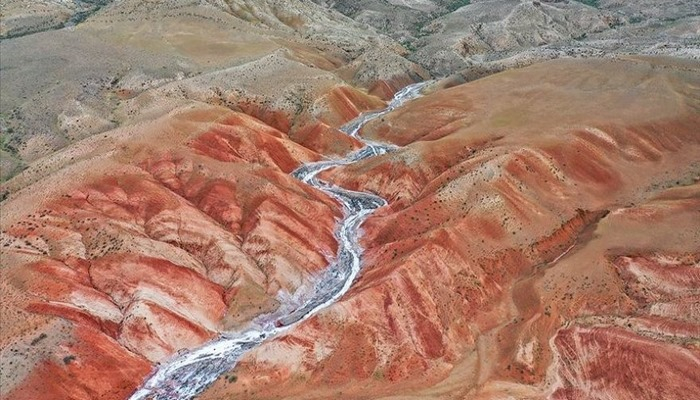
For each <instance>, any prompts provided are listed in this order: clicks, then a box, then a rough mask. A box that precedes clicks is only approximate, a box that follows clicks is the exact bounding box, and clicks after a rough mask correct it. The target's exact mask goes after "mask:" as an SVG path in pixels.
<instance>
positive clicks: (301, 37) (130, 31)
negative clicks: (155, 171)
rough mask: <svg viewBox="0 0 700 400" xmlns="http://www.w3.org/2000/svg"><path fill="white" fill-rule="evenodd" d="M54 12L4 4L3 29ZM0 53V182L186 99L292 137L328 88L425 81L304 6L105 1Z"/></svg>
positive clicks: (397, 53) (351, 30) (330, 16)
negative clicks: (36, 13)
mask: <svg viewBox="0 0 700 400" xmlns="http://www.w3.org/2000/svg"><path fill="white" fill-rule="evenodd" d="M69 3H70V2H69ZM69 3H66V4H69ZM52 4H53V5H57V4H58V3H55V4H54V2H50V1H49V2H33V1H24V2H19V3H12V7H9V6H8V7H7V8H3V13H4V15H3V21H6V22H8V23H9V21H11V20H12V18H13V17H12V15H14V14H13V12H15V11H17V12H19V13H30V12H32V10H35V9H36V8H41V7H48V6H49V5H52ZM66 4H63V3H61V4H58V5H60V6H61V7H63V6H65V5H66ZM80 4H83V3H82V2H81V3H80ZM47 29H48V28H47ZM0 52H1V53H2V55H3V56H2V58H0V70H1V71H2V78H3V79H2V81H1V82H0V91H2V94H3V95H2V96H1V97H0V129H1V130H2V132H3V141H2V148H1V149H0V150H1V151H2V154H3V157H2V180H3V181H4V180H7V179H8V178H10V177H11V176H13V175H15V174H17V173H18V172H19V171H21V170H22V169H24V168H26V166H27V165H29V164H31V163H32V162H34V161H36V160H38V159H40V158H41V157H44V156H46V155H48V154H51V153H52V152H54V151H56V150H58V149H61V148H63V147H65V146H66V145H68V144H70V143H73V142H75V141H77V140H80V139H82V138H85V137H88V136H90V135H93V134H95V133H99V132H103V131H107V130H110V129H113V128H115V127H117V126H121V125H125V124H130V123H132V122H135V121H139V120H150V119H153V118H156V117H158V116H160V115H163V114H164V113H166V112H168V111H170V110H172V109H174V108H175V107H178V106H181V105H182V104H185V103H187V102H188V101H190V100H197V101H203V102H207V103H212V104H216V105H224V106H227V107H229V108H231V109H234V110H237V111H244V112H246V113H249V114H252V115H255V116H257V117H259V118H263V119H265V120H267V121H268V122H270V123H271V124H273V125H275V126H277V127H279V128H282V129H285V130H287V129H293V130H297V129H301V128H303V127H308V126H309V125H311V124H312V122H314V120H316V119H318V115H317V114H319V113H322V112H323V110H322V108H323V107H320V108H321V109H319V107H318V105H317V104H315V102H316V101H317V100H319V99H320V98H321V97H323V96H325V95H327V94H328V93H329V91H330V90H332V89H333V88H334V87H337V86H341V85H348V84H349V85H354V86H356V87H361V88H365V89H366V90H368V91H369V92H371V93H373V94H376V95H378V96H380V97H382V98H389V97H391V95H392V94H393V92H394V91H396V90H397V89H399V88H400V87H403V86H405V85H406V84H408V83H412V82H414V81H416V80H422V79H425V78H427V77H428V75H427V73H426V71H425V70H423V69H422V68H420V67H418V66H417V65H415V64H414V63H412V62H410V61H408V60H406V59H404V58H403V57H402V54H403V53H404V52H405V50H404V49H403V48H402V47H401V46H400V45H398V44H397V43H395V42H393V41H392V40H391V39H389V38H388V37H384V36H381V35H378V34H377V33H376V32H374V31H372V30H371V28H369V27H368V26H366V25H362V24H359V23H356V22H355V21H353V20H351V19H349V18H347V17H345V16H343V15H341V14H339V13H337V12H334V11H331V10H326V9H324V8H322V7H319V6H317V5H315V4H314V3H312V2H310V1H304V0H295V1H284V2H282V1H276V0H268V1H243V0H240V1H238V0H237V1H233V0H232V1H229V2H225V1H198V0H168V1H159V2H142V1H135V0H134V1H132V0H123V1H118V2H111V3H109V4H106V5H104V6H103V7H101V8H99V9H98V10H96V11H95V12H93V13H90V14H87V15H86V19H85V20H84V21H82V22H81V23H79V24H78V25H75V26H72V27H68V28H63V29H49V30H44V31H40V32H38V33H34V34H28V35H24V36H17V37H12V38H8V39H5V40H2V41H1V42H0ZM380 55H381V56H380ZM261 109H264V110H265V111H264V113H265V115H263V114H262V113H263V111H262V110H261ZM320 122H323V121H320ZM324 128H325V127H324ZM5 196H6V194H5Z"/></svg>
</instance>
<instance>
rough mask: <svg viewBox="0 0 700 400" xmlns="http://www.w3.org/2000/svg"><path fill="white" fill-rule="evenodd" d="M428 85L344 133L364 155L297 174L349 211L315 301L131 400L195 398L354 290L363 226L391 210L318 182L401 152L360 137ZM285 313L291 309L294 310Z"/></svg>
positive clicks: (218, 343)
mask: <svg viewBox="0 0 700 400" xmlns="http://www.w3.org/2000/svg"><path fill="white" fill-rule="evenodd" d="M427 83H428V82H422V83H418V84H415V85H411V86H408V87H406V88H404V89H402V90H401V91H399V92H398V93H397V94H396V96H395V97H394V99H393V100H392V101H391V103H390V104H389V106H388V107H387V108H386V109H384V110H381V111H374V112H370V113H365V114H362V115H360V116H359V117H357V118H356V119H354V120H352V121H350V122H349V123H348V124H346V125H345V126H343V127H342V128H341V130H343V132H345V133H347V134H348V135H350V136H352V137H355V138H357V139H360V140H361V141H363V142H364V144H365V147H363V148H362V149H360V150H358V151H356V152H354V153H352V154H350V155H348V156H347V157H345V158H343V159H339V160H327V161H320V162H315V163H308V164H304V165H302V166H301V167H299V168H298V169H297V170H296V171H294V172H292V174H293V175H294V176H295V177H296V178H298V179H299V180H301V181H302V182H304V183H307V184H309V185H311V186H314V187H315V188H317V189H319V190H322V191H324V192H325V193H327V194H329V195H331V196H333V197H334V198H335V199H337V200H338V201H339V202H340V204H342V205H343V212H344V217H343V219H342V220H341V221H340V223H339V226H338V227H337V228H336V233H335V235H336V239H337V240H338V253H337V254H336V259H335V261H334V262H332V263H331V264H330V265H329V266H328V268H327V269H326V270H325V271H324V272H323V274H322V275H321V276H320V278H319V279H318V281H317V283H316V285H315V287H314V290H313V294H312V295H311V296H310V297H309V299H308V300H307V301H306V302H304V303H303V304H302V305H301V306H300V307H297V308H292V311H291V312H288V313H287V314H285V315H283V316H277V313H273V314H271V315H268V318H265V316H262V317H261V318H256V320H258V321H266V322H264V323H262V325H261V327H260V328H258V329H250V330H247V331H245V332H236V333H225V334H221V336H219V337H218V338H216V339H214V340H211V341H209V342H207V343H206V344H204V345H202V346H201V347H199V348H196V349H193V350H189V351H184V352H181V353H178V354H175V355H174V356H173V357H171V358H170V360H168V361H167V362H165V363H164V364H163V365H161V366H160V367H158V369H157V370H156V371H155V372H154V373H153V374H151V376H150V377H149V378H148V379H147V380H146V382H145V383H144V384H143V386H142V387H141V388H140V389H138V390H137V391H136V393H134V394H133V395H132V396H131V400H144V399H154V400H174V399H191V398H193V397H195V396H196V395H198V394H199V393H201V392H202V391H203V390H204V389H206V388H207V386H209V385H211V384H212V383H213V382H214V381H215V380H216V379H217V378H218V377H219V376H220V375H222V374H223V373H225V372H227V371H229V370H231V369H232V368H233V367H234V366H235V365H236V362H237V361H238V360H239V359H240V358H241V356H242V355H243V354H244V353H246V352H248V351H249V350H251V349H253V348H255V347H257V346H258V345H260V343H262V342H263V341H265V340H267V339H269V338H271V337H273V336H276V335H278V334H280V333H282V332H284V331H286V330H288V329H290V328H291V327H292V326H294V325H296V324H298V323H299V322H301V321H304V320H305V319H307V318H310V317H311V316H313V315H315V314H316V313H317V312H318V311H319V310H321V309H323V308H325V307H328V306H329V305H331V304H333V303H334V302H335V301H336V300H338V299H339V298H340V297H341V296H343V295H344V294H345V293H346V292H347V291H348V290H349V289H350V286H352V283H353V282H354V280H355V278H356V277H357V275H358V273H359V272H360V267H361V256H362V248H361V247H360V244H359V229H360V225H362V222H364V220H365V219H366V218H367V217H368V216H369V215H370V214H372V213H373V212H374V211H375V210H376V209H377V208H379V207H382V206H384V205H386V201H385V200H384V199H382V198H381V197H379V196H376V195H374V194H371V193H363V192H355V191H352V190H348V189H344V188H341V187H338V186H335V185H333V184H330V183H327V182H324V181H322V180H320V179H318V178H317V176H318V174H319V173H320V172H322V171H325V170H327V169H330V168H333V167H337V166H341V165H348V164H352V163H354V162H357V161H360V160H363V159H365V158H369V157H374V156H377V155H381V154H385V153H387V152H390V151H392V150H393V149H395V148H396V147H395V146H393V145H389V144H383V143H377V142H373V141H369V140H364V139H363V138H361V137H360V136H359V131H360V129H361V128H362V126H364V124H366V123H367V122H369V121H371V120H373V119H375V118H378V117H381V116H382V115H384V114H386V113H388V112H390V111H392V110H394V109H396V108H397V107H400V106H401V105H403V104H404V103H405V102H406V101H408V100H411V99H414V98H416V97H418V96H419V95H420V91H421V89H422V88H423V87H424V86H425V85H426V84H427ZM280 309H281V310H283V309H288V307H281V308H280ZM271 316H273V317H271Z"/></svg>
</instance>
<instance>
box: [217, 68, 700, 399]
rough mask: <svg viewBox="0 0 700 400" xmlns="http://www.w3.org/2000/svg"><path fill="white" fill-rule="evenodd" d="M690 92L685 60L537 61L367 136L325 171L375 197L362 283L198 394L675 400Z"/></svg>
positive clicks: (699, 77)
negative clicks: (373, 152)
mask: <svg viewBox="0 0 700 400" xmlns="http://www.w3.org/2000/svg"><path fill="white" fill-rule="evenodd" d="M699 83H700V65H698V63H695V62H684V61H676V60H670V59H638V58H637V59H627V60H624V61H602V60H591V61H564V60H560V61H552V62H547V63H543V64H538V65H535V66H532V67H528V68H525V69H522V70H516V71H509V72H506V73H501V74H497V75H493V76H491V77H489V78H485V79H482V80H478V81H476V82H473V83H470V84H464V85H461V86H457V87H454V88H451V89H447V90H442V91H438V92H436V93H434V94H432V95H428V96H426V97H424V98H422V99H418V100H416V101H414V102H412V103H410V104H409V105H407V106H406V107H405V108H403V109H400V110H398V111H396V112H394V113H391V114H389V115H387V116H386V117H385V118H384V120H383V121H381V120H378V121H377V122H376V123H374V124H372V125H370V126H368V127H367V128H366V129H365V132H364V133H365V135H369V136H370V137H372V138H377V139H383V140H389V141H392V142H395V143H398V144H402V145H405V147H403V148H402V149H400V150H398V151H397V152H395V153H391V154H388V155H385V156H380V157H378V158H376V159H371V160H367V161H364V162H362V163H359V164H355V165H352V166H348V167H346V168H342V169H337V170H335V171H332V172H331V173H329V174H328V176H327V178H328V179H331V180H333V181H334V182H336V183H339V184H341V185H344V186H347V187H356V188H360V189H365V190H367V189H369V190H371V191H375V192H377V193H379V194H381V195H383V196H386V197H387V198H389V199H390V200H391V205H390V207H388V208H386V209H383V210H380V211H379V212H378V214H377V215H375V216H373V217H371V218H370V220H369V221H368V222H367V223H366V224H365V226H364V229H365V231H366V238H365V244H366V246H367V247H368V252H367V254H366V261H365V262H366V267H365V268H366V269H365V272H364V273H363V275H362V276H361V278H360V279H359V281H358V282H357V283H356V284H355V286H354V287H353V289H352V290H351V292H350V293H349V294H348V295H347V296H345V297H344V298H343V299H342V301H340V302H339V303H337V304H335V305H333V306H331V307H330V308H328V309H326V310H325V311H323V312H322V313H321V314H319V315H318V316H317V317H314V318H312V319H310V320H309V321H307V322H305V323H304V324H303V325H301V326H300V327H298V328H297V329H295V330H294V331H293V332H291V333H290V334H288V335H286V336H283V337H280V338H277V339H274V340H272V341H270V342H267V343H265V344H263V345H262V346H261V347H260V348H258V349H256V350H254V351H253V352H252V353H250V354H249V355H247V356H246V357H245V358H244V360H242V362H241V364H240V365H239V366H238V367H237V369H236V370H234V371H232V372H231V374H232V375H235V376H236V377H237V380H236V382H235V383H231V381H230V380H226V379H221V380H220V381H219V382H218V383H217V385H216V386H215V387H214V388H212V389H211V390H210V391H209V392H208V393H207V396H205V398H212V399H214V398H226V397H228V396H233V395H235V397H236V398H249V399H253V398H255V399H267V398H299V399H311V398H328V397H343V398H353V399H370V398H371V399H374V398H392V399H399V398H415V397H416V396H418V397H420V398H440V399H448V398H454V399H462V398H479V399H482V398H483V399H487V398H488V399H492V398H494V399H495V398H502V396H504V395H511V396H514V397H516V398H545V397H548V396H552V397H553V398H567V399H584V398H586V399H588V398H600V399H602V398H619V399H656V398H659V397H660V396H661V397H663V398H673V399H685V398H688V396H691V397H692V395H693V393H697V391H698V390H700V375H699V374H698V372H697V371H699V370H700V369H698V366H700V350H699V348H698V337H700V318H699V317H698V315H697V312H696V311H697V310H695V308H696V307H695V303H696V302H697V301H696V300H697V299H695V298H696V297H697V295H698V293H696V292H697V284H698V283H697V282H696V280H697V279H696V277H697V271H698V268H700V236H699V232H700V230H698V220H699V219H698V216H699V214H698V211H699V210H700V197H699V194H700V186H699V182H700V164H699V162H698V160H699V158H698V154H700V136H699V134H700V131H698V126H700V112H699V111H700V92H698V87H699V86H698V84H699ZM426 115H430V118H426V117H425V116H426ZM650 364H654V365H655V367H654V368H653V369H649V368H647V367H645V365H650Z"/></svg>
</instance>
